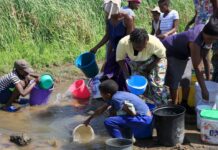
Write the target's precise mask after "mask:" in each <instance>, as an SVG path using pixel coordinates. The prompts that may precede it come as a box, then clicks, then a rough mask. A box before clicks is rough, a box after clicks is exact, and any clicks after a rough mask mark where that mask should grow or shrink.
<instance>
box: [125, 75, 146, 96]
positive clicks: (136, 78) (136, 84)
mask: <svg viewBox="0 0 218 150" xmlns="http://www.w3.org/2000/svg"><path fill="white" fill-rule="evenodd" d="M126 83H127V88H128V90H129V91H130V92H131V93H133V94H135V95H142V94H143V93H144V92H145V90H146V87H147V84H148V81H147V79H146V78H145V77H144V76H140V75H133V76H131V77H130V78H129V79H127V80H126Z"/></svg>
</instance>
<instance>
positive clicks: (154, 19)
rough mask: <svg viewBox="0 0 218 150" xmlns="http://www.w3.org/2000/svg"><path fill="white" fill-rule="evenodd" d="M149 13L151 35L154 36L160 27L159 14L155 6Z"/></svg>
mask: <svg viewBox="0 0 218 150" xmlns="http://www.w3.org/2000/svg"><path fill="white" fill-rule="evenodd" d="M151 13H152V23H151V25H152V30H151V35H156V34H157V32H158V29H159V25H160V14H161V12H160V8H159V7H157V6H156V7H155V8H154V9H152V10H151Z"/></svg>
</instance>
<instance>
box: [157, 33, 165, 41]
mask: <svg viewBox="0 0 218 150" xmlns="http://www.w3.org/2000/svg"><path fill="white" fill-rule="evenodd" d="M157 37H158V38H159V39H162V40H163V39H165V38H166V37H167V35H166V34H160V35H158V36H157Z"/></svg>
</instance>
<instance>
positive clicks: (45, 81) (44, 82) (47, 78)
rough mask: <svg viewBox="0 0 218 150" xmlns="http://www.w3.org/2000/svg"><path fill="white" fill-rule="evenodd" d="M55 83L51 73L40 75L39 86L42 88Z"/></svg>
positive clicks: (47, 87) (48, 87)
mask: <svg viewBox="0 0 218 150" xmlns="http://www.w3.org/2000/svg"><path fill="white" fill-rule="evenodd" d="M53 84H54V79H53V77H52V76H51V75H50V74H43V75H41V76H40V80H39V87H40V88H42V89H46V90H48V89H50V88H51V87H52V86H53Z"/></svg>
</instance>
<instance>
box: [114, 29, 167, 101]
mask: <svg viewBox="0 0 218 150" xmlns="http://www.w3.org/2000/svg"><path fill="white" fill-rule="evenodd" d="M126 56H127V57H128V58H129V61H128V64H129V65H130V68H131V73H129V71H128V68H127V66H126V64H125V62H126V61H125V57H126ZM165 56H166V49H165V47H164V46H163V44H162V43H161V42H160V40H159V39H158V38H156V37H155V36H152V35H149V34H148V33H147V31H146V30H144V29H135V30H134V31H133V32H132V33H131V34H130V35H127V36H125V37H124V38H122V39H121V40H120V42H119V44H118V46H117V54H116V61H117V62H118V63H119V65H120V68H122V71H123V73H124V76H125V79H127V78H129V76H130V75H131V74H140V75H143V76H145V77H146V78H147V79H148V86H147V90H146V92H145V94H144V95H145V97H147V98H149V99H151V100H153V101H154V102H155V103H156V104H161V103H167V94H166V91H167V90H166V89H165V88H164V76H165V69H166V67H165V66H164V64H163V62H164V60H165ZM161 73H162V76H161Z"/></svg>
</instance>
